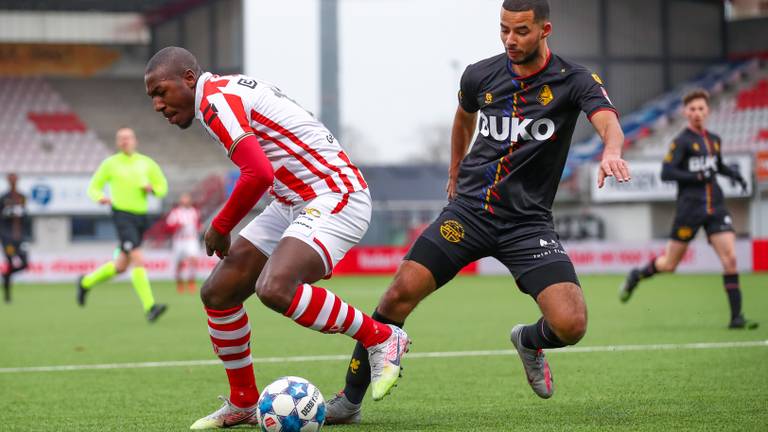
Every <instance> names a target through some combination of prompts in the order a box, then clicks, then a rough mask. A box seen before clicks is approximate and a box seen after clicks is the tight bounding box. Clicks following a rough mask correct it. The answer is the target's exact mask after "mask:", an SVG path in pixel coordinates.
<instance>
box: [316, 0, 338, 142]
mask: <svg viewBox="0 0 768 432" xmlns="http://www.w3.org/2000/svg"><path fill="white" fill-rule="evenodd" d="M338 5H339V3H338V0H320V120H321V121H322V122H323V123H324V124H325V126H326V127H327V128H328V129H329V130H330V131H331V133H332V134H333V135H334V136H336V138H337V139H340V138H341V137H340V135H341V125H340V124H339V123H340V114H339V25H338V23H339V15H338Z"/></svg>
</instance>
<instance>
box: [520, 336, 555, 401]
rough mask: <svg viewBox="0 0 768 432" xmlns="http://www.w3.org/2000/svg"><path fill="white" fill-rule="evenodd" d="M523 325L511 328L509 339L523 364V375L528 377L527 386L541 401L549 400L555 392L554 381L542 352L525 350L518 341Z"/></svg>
mask: <svg viewBox="0 0 768 432" xmlns="http://www.w3.org/2000/svg"><path fill="white" fill-rule="evenodd" d="M523 327H525V326H524V325H523V324H518V325H516V326H514V327H512V333H511V336H510V339H511V340H512V345H514V346H515V349H516V350H517V354H518V355H520V360H521V361H522V362H523V368H524V369H525V375H526V377H528V384H530V385H531V388H532V389H533V392H534V393H536V394H537V395H538V396H539V397H540V398H542V399H549V398H550V397H552V394H553V393H554V392H555V381H554V379H553V378H552V371H551V370H550V369H549V363H548V362H547V358H546V357H545V356H544V350H540V349H539V350H535V349H530V348H526V347H524V346H523V343H522V342H521V340H520V336H521V335H522V333H523Z"/></svg>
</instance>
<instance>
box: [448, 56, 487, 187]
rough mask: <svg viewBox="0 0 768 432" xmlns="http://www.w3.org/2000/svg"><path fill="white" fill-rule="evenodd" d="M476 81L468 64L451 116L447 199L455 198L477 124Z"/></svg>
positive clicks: (478, 107)
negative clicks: (460, 174)
mask: <svg viewBox="0 0 768 432" xmlns="http://www.w3.org/2000/svg"><path fill="white" fill-rule="evenodd" d="M477 92H478V83H477V80H476V79H475V77H474V74H473V73H472V66H471V65H470V66H468V67H467V68H466V69H465V70H464V74H463V75H462V76H461V81H460V84H459V95H458V96H459V106H458V108H456V114H455V115H454V117H453V127H452V128H451V163H450V165H449V166H448V185H447V186H446V192H448V199H449V200H452V199H454V198H456V182H457V180H458V178H459V169H460V168H461V161H463V160H464V156H466V155H467V149H468V148H469V144H470V141H472V136H473V135H474V134H475V125H476V124H477V111H479V110H480V106H479V105H478V103H477Z"/></svg>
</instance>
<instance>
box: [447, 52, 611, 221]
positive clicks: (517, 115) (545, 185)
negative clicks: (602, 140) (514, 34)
mask: <svg viewBox="0 0 768 432" xmlns="http://www.w3.org/2000/svg"><path fill="white" fill-rule="evenodd" d="M459 103H460V105H461V107H462V108H463V109H464V110H465V111H467V112H470V113H474V112H478V117H479V121H478V131H477V138H476V139H475V141H474V143H473V144H472V148H471V150H470V151H469V153H468V154H467V155H466V157H465V158H464V160H463V161H462V163H461V167H460V170H459V176H458V184H457V196H458V198H457V199H458V200H460V201H461V202H463V203H465V204H468V205H469V206H471V207H473V208H481V209H483V210H485V211H487V212H489V213H491V214H494V215H496V216H498V217H501V218H504V219H506V220H518V219H520V220H522V219H525V220H532V219H534V220H539V219H541V220H547V221H550V220H551V218H552V214H551V212H552V202H553V201H554V198H555V193H556V192H557V187H558V184H559V183H560V178H561V176H562V173H563V168H564V167H565V160H566V157H567V155H568V149H569V148H570V145H571V137H572V136H573V130H574V128H575V126H576V121H577V120H578V117H579V115H580V113H581V112H585V113H586V114H587V116H588V117H589V118H591V117H592V115H594V114H595V113H597V112H598V111H601V110H610V111H614V112H616V109H615V108H614V107H613V104H612V103H611V101H610V99H609V97H608V93H607V92H606V90H605V88H604V86H603V82H602V80H601V79H600V77H599V76H598V75H597V74H595V73H592V72H591V71H589V70H588V69H586V68H584V67H583V66H580V65H577V64H575V63H571V62H569V61H567V60H564V59H562V58H561V57H559V56H557V55H554V54H552V53H550V54H549V56H548V58H547V62H546V64H545V66H544V67H543V68H542V69H541V70H540V71H538V72H536V73H534V74H531V75H528V76H524V77H521V76H517V75H516V74H515V73H514V71H513V69H512V64H511V63H510V61H509V59H508V57H507V55H506V53H505V54H500V55H497V56H494V57H491V58H488V59H485V60H481V61H479V62H477V63H475V64H472V65H470V66H468V67H467V69H466V70H465V71H464V75H463V76H462V78H461V89H460V91H459Z"/></svg>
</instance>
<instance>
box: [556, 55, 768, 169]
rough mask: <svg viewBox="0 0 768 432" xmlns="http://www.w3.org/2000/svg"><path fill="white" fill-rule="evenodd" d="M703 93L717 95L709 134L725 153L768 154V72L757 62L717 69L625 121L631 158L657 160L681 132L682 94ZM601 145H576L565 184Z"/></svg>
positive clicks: (597, 140)
mask: <svg viewBox="0 0 768 432" xmlns="http://www.w3.org/2000/svg"><path fill="white" fill-rule="evenodd" d="M695 87H699V88H704V89H706V90H708V91H709V92H710V93H711V94H712V96H713V101H712V102H713V112H712V116H711V118H710V129H712V130H713V131H715V132H716V133H718V134H719V135H721V137H722V138H723V142H724V144H725V145H724V147H723V150H724V151H725V152H730V153H733V152H747V151H758V150H765V149H768V139H766V138H765V137H766V136H768V131H766V126H765V125H766V124H768V68H766V66H765V65H761V63H760V61H759V60H758V59H753V60H747V61H736V62H730V63H726V64H721V65H717V66H713V67H712V68H710V69H709V70H707V71H706V72H704V73H703V74H701V75H700V76H699V77H697V78H695V79H693V80H691V81H689V82H686V83H684V84H682V85H679V86H678V87H676V88H675V90H673V91H670V92H668V93H665V94H663V95H661V96H659V97H656V98H654V99H652V100H650V101H649V102H648V103H646V104H644V105H643V106H642V107H641V108H640V109H638V110H636V111H634V112H632V113H630V114H627V115H624V116H623V117H622V119H621V124H622V128H623V130H624V133H625V136H626V141H627V143H626V146H627V151H628V154H629V156H630V157H638V156H639V157H657V156H659V155H662V154H663V153H664V152H666V150H667V147H668V145H669V142H670V140H671V139H672V137H674V136H675V135H676V134H677V133H679V132H680V129H681V128H682V127H683V119H682V117H681V116H680V115H679V110H680V106H681V101H680V99H681V96H682V94H683V93H684V92H685V91H687V90H689V89H691V88H695ZM601 149H602V143H601V142H600V138H599V137H598V136H597V135H594V136H592V137H591V138H589V139H587V140H586V141H583V142H580V143H576V144H574V145H573V149H572V151H571V154H570V155H569V159H568V163H567V167H566V171H565V173H564V175H563V178H564V179H566V180H567V179H568V178H569V177H570V176H571V174H573V172H574V171H575V169H576V167H577V166H578V165H581V164H583V163H584V162H587V161H591V160H594V159H595V158H596V157H598V155H599V154H600V152H601Z"/></svg>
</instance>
